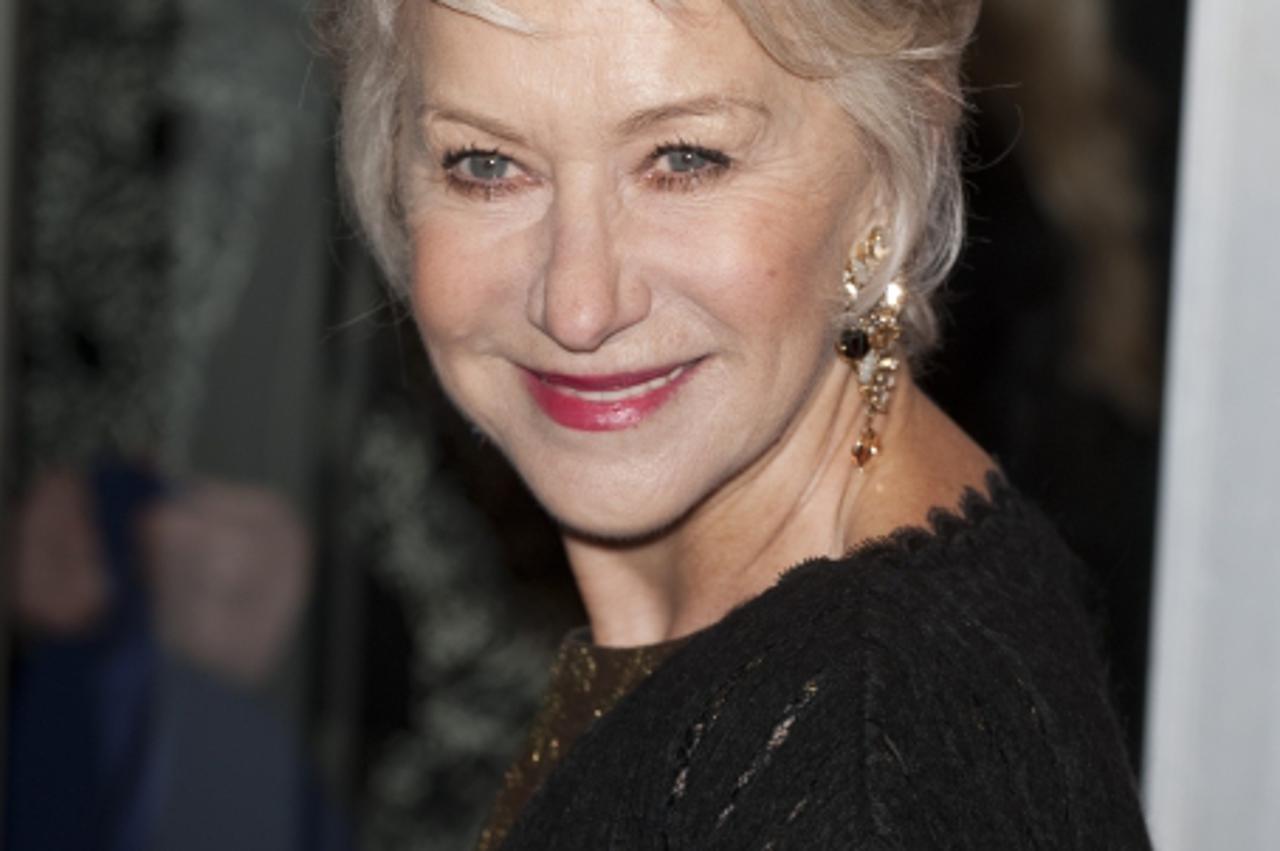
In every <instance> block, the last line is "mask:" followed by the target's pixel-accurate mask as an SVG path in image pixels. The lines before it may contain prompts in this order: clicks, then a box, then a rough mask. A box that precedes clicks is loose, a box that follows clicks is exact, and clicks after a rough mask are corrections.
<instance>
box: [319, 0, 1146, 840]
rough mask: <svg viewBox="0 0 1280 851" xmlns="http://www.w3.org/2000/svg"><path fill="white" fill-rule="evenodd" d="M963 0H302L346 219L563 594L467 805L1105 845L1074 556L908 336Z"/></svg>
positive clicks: (618, 825) (1102, 736) (692, 834)
mask: <svg viewBox="0 0 1280 851" xmlns="http://www.w3.org/2000/svg"><path fill="white" fill-rule="evenodd" d="M977 5H978V4H977V2H952V3H938V2H934V0H911V2H904V0H895V2H884V0H844V1H843V2H835V0H792V2H788V3H774V2H769V3H766V2H763V0H754V2H753V1H752V0H737V2H720V0H689V2H681V3H676V2H650V0H614V2H607V3H606V2H603V0H510V2H503V3H497V2H487V0H468V1H467V2H464V0H438V2H430V0H415V2H397V0H348V2H340V3H337V4H336V5H335V6H334V7H333V9H332V10H331V15H330V16H329V17H328V19H327V22H326V23H327V26H328V28H329V33H330V38H331V40H332V43H333V45H334V46H335V50H336V52H337V54H338V58H339V64H340V70H341V74H342V80H343V92H344V95H343V98H344V116H343V149H344V158H345V165H346V169H347V174H348V177H349V183H350V189H351V192H352V197H353V200H354V203H355V206H356V209H357V212H358V213H359V216H360V218H361V221H362V224H363V225H364V227H365V229H366V232H367V234H368V235H369V238H370V241H371V244H372V246H373V248H374V250H375V252H376V254H377V256H378V258H379V260H380V261H381V263H382V265H383V267H384V269H385V270H386V272H387V274H388V276H389V277H390V278H391V280H392V281H393V282H395V283H396V284H397V285H398V286H400V287H402V288H403V289H404V291H405V292H406V293H407V294H408V297H409V301H410V303H411V305H412V309H413V314H414V316H415V319H416V321H417V323H418V326H419V329H420V331H421V334H422V337H423V340H424V342H425V344H426V347H427V350H428V353H429V355H430V357H431V361H432V364H433V366H434V368H435V370H436V372H437V374H438V375H439V378H440V380H441V383H442V385H443V386H444V388H445V390H446V391H447V392H448V394H449V395H450V397H451V398H452V399H453V401H454V402H455V403H456V404H457V406H458V407H459V408H460V409H461V410H462V412H463V413H464V414H465V415H466V416H467V417H468V418H469V419H470V420H471V421H472V422H473V423H474V424H475V426H476V427H477V428H478V429H479V430H480V431H482V432H483V433H484V434H485V435H486V436H488V437H489V438H490V439H491V440H492V441H493V442H494V443H495V444H496V445H497V446H498V447H499V448H501V449H502V451H503V452H504V453H505V454H506V455H507V456H508V457H509V458H510V460H511V462H512V463H513V464H514V466H515V467H516V469H517V470H518V471H519V472H520V473H521V475H522V476H523V477H524V479H525V481H526V482H527V483H528V484H529V486H530V488H531V489H532V490H533V492H534V494H535V495H536V496H537V497H538V499H539V500H540V501H541V503H542V504H543V505H544V506H545V508H546V509H547V510H548V511H549V512H550V513H551V514H552V515H553V516H554V517H555V518H556V520H557V521H558V523H559V525H560V527H561V528H562V530H563V537H564V542H565V547H566V550H567V552H568V555H569V560H570V563H571V566H572V569H573V573H574V578H575V580H576V582H577V584H578V587H579V590H580V591H581V594H582V598H583V601H584V603H585V605H586V609H587V612H588V615H589V620H590V628H589V631H588V632H587V633H585V634H580V635H577V636H571V637H570V639H569V640H568V641H567V642H566V645H565V648H564V649H563V651H562V654H561V658H560V661H559V664H558V665H557V669H556V672H555V674H554V676H553V683H552V687H551V692H550V694H549V696H548V699H547V704H546V710H545V711H544V713H543V716H542V717H541V718H540V719H539V721H538V723H537V724H535V729H534V733H533V736H532V739H531V745H530V750H529V752H528V753H527V754H525V756H524V757H523V759H522V760H521V761H520V762H518V763H517V765H516V766H515V767H513V769H512V771H511V772H510V773H509V775H508V778H507V780H508V782H507V785H506V787H505V789H504V792H503V795H502V797H501V799H500V801H499V805H498V807H497V810H496V812H495V816H494V819H493V821H492V823H491V825H490V828H489V830H488V831H487V832H486V834H485V835H484V837H483V838H482V840H481V844H482V846H486V847H496V846H497V845H499V844H502V847H504V848H546V847H556V848H604V847H610V848H612V847H619V848H641V847H678V848H749V847H750V848H783V847H787V848H827V847H833V848H844V847H911V848H920V847H935V846H941V845H946V846H959V847H975V848H977V847H981V848H997V847H998V848H1006V847H1080V848H1096V847H1122V848H1129V847H1145V845H1146V842H1147V840H1146V836H1145V830H1144V827H1143V824H1142V819H1141V815H1140V813H1139V810H1138V806H1137V803H1136V796H1135V793H1134V788H1133V783H1132V780H1131V777H1130V774H1129V770H1128V768H1127V766H1126V764H1125V760H1124V757H1123V754H1122V752H1121V748H1120V745H1119V740H1118V735H1117V731H1116V726H1115V722H1114V719H1113V718H1112V716H1111V714H1110V712H1109V710H1108V708H1107V704H1106V700H1105V689H1104V686H1103V682H1102V678H1101V676H1100V674H1099V672H1098V668H1097V663H1096V661H1095V660H1094V658H1093V657H1092V655H1091V653H1090V650H1089V636H1088V632H1087V629H1086V627H1085V625H1084V622H1083V618H1082V617H1081V615H1080V613H1079V611H1078V610H1077V607H1076V605H1075V603H1074V601H1073V599H1072V597H1071V594H1070V592H1069V589H1068V585H1069V582H1068V579H1069V576H1068V575H1069V574H1070V573H1071V572H1072V570H1073V569H1074V564H1075V563H1074V561H1073V559H1072V557H1071V556H1070V555H1069V554H1068V553H1067V552H1066V551H1065V549H1064V548H1063V546H1062V544H1061V543H1060V542H1059V541H1058V540H1057V538H1056V537H1055V536H1054V535H1053V533H1052V531H1051V530H1049V529H1048V528H1047V525H1046V523H1045V522H1044V521H1043V520H1042V519H1041V518H1040V517H1039V516H1038V515H1037V514H1036V513H1035V512H1034V510H1032V509H1031V508H1030V507H1029V506H1027V505H1026V504H1025V503H1024V502H1023V501H1022V500H1021V499H1020V498H1019V497H1018V496H1017V494H1016V493H1015V492H1014V491H1013V490H1012V489H1011V488H1010V487H1009V486H1008V485H1007V484H1005V483H1004V482H1003V480H1002V479H1001V478H1000V476H999V473H998V472H997V471H996V468H995V465H994V464H993V462H992V461H991V459H990V458H988V457H987V456H986V455H985V454H984V453H983V452H982V450H981V449H979V448H978V447H977V446H975V445H974V444H973V443H972V442H971V441H970V440H969V439H968V438H967V437H966V436H965V435H964V434H963V433H961V432H960V431H959V429H957V428H956V427H955V426H954V425H953V424H952V423H951V422H950V421H949V420H948V419H947V417H946V416H945V415H944V414H942V413H941V412H940V411H939V410H938V409H937V408H936V407H934V406H933V405H932V404H931V403H930V402H929V400H928V399H927V398H925V397H924V396H922V395H921V394H920V393H919V392H918V391H917V390H916V388H915V386H914V384H913V382H912V380H911V375H910V369H909V359H910V358H911V357H912V356H915V355H917V354H919V353H920V352H922V351H924V350H925V349H926V348H927V347H928V346H929V345H930V344H931V343H932V342H933V336H934V327H933V322H932V316H931V313H930V310H929V303H928V298H929V293H930V292H931V291H932V290H933V289H934V288H935V287H936V286H937V285H938V283H939V282H940V281H941V279H942V278H943V276H944V275H945V273H946V271H947V269H948V268H949V266H950V264H951V262H952V261H953V259H954V256H955V253H956V250H957V246H958V244H959V238H960V233H959V232H960V224H961V220H962V211H961V204H960V200H959V178H958V169H957V154H956V147H955V141H954V137H955V131H956V126H957V124H958V122H959V120H960V116H961V114H962V102H961V96H960V90H959V83H958V70H957V69H958V62H959V55H960V53H961V49H962V47H963V45H964V44H965V42H966V41H967V39H968V37H969V34H970V32H971V29H972V25H973V20H974V18H975V16H976V13H977Z"/></svg>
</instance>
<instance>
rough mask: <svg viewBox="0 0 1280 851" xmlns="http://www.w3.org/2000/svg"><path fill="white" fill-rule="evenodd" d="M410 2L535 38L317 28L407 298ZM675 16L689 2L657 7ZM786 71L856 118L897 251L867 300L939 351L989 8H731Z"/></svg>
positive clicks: (375, 11)
mask: <svg viewBox="0 0 1280 851" xmlns="http://www.w3.org/2000/svg"><path fill="white" fill-rule="evenodd" d="M413 2H437V3H440V4H441V5H445V6H449V7H450V8H453V9H456V10H458V11H461V12H465V13H467V14H471V15H475V16H477V17H481V18H484V19H485V20H488V21H491V22H493V23H495V24H498V25H499V26H504V27H507V28H509V29H513V30H517V31H522V32H526V31H529V30H530V27H529V26H528V24H527V23H526V22H524V21H523V20H522V19H521V18H519V17H518V16H517V15H515V14H514V13H512V12H511V11H510V10H508V9H506V8H505V7H503V6H502V5H501V3H500V2H498V0H326V2H325V3H324V4H323V8H322V9H321V11H320V13H319V16H318V19H317V22H318V26H319V31H320V33H321V36H322V38H323V40H324V44H325V46H326V47H327V48H328V50H329V52H330V53H331V55H332V57H333V59H334V61H335V64H336V66H337V70H338V79H339V94H340V98H341V102H342V112H341V121H340V131H339V136H340V143H339V148H340V157H341V163H342V171H343V179H344V185H345V189H346V192H347V195H348V198H349V200H350V203H351V204H352V206H353V207H354V209H355V214H356V217H357V218H358V220H359V222H360V225H361V226H362V228H363V230H364V233H365V236H366V238H367V239H368V242H369V245H370V247H371V249H372V251H373V254H374V257H375V258H376V259H377V261H378V263H379V265H380V266H381V267H382V270H383V272H384V273H385V274H386V276H387V278H388V279H389V280H390V282H391V284H392V285H393V287H395V288H396V289H397V290H399V291H402V292H403V291H404V290H405V288H406V286H407V283H408V277H409V267H410V256H409V239H408V233H407V230H406V225H405V216H404V211H403V208H402V206H401V203H400V200H399V197H398V189H397V180H396V157H397V154H398V149H399V143H398V140H399V138H400V135H401V129H402V128H401V123H402V121H403V120H404V115H403V109H402V105H403V103H404V102H405V100H404V98H405V92H406V91H407V89H406V86H407V85H408V84H409V83H410V81H411V78H412V75H413V73H414V67H415V65H414V55H413V52H412V45H411V39H409V38H406V35H405V34H406V32H407V31H409V30H410V28H409V27H406V26H405V25H404V17H405V14H406V7H407V6H408V5H409V4H410V3H413ZM650 2H653V3H655V4H656V5H657V6H659V7H660V8H663V9H678V8H679V6H680V0H650ZM725 2H726V3H727V5H728V6H729V7H730V8H732V9H733V11H734V12H735V13H736V14H737V15H738V16H739V17H740V18H741V19H742V21H743V23H744V24H745V25H746V26H747V29H748V30H749V31H750V32H751V33H752V35H753V36H754V37H755V38H756V40H757V41H758V42H759V43H760V45H761V46H762V47H763V48H764V49H765V50H766V51H767V52H768V53H769V55H770V56H772V57H773V59H774V60H775V61H776V62H778V64H779V65H781V66H782V67H783V68H785V69H787V70H788V71H790V72H791V73H793V74H796V75H797V76H800V77H804V78H807V79H813V80H820V81H822V82H823V83H824V84H825V85H826V87H827V89H828V91H829V92H830V94H831V96H832V97H833V98H834V99H835V100H836V102H837V103H839V104H840V106H841V107H842V108H843V109H844V110H845V111H846V112H847V113H848V114H849V115H850V116H851V117H852V119H853V122H854V124H855V126H856V127H857V128H858V129H859V131H860V134H861V138H860V139H859V140H858V141H859V142H861V143H862V145H863V147H864V149H865V150H866V151H867V152H868V154H869V156H870V157H871V165H872V169H873V172H874V173H875V174H877V175H878V176H879V178H880V180H881V181H882V189H883V190H884V192H885V197H887V198H888V199H890V202H891V220H890V221H887V222H884V223H882V224H883V227H884V230H885V233H886V235H887V236H888V237H889V241H890V245H891V247H892V248H893V254H892V257H891V261H890V262H889V263H886V264H885V266H884V268H882V269H880V270H878V275H877V278H878V280H877V282H876V285H873V286H871V287H869V288H868V291H867V294H866V296H864V297H865V298H867V299H869V300H874V299H875V298H878V296H879V292H880V291H881V290H882V288H883V287H884V285H885V284H887V282H888V281H889V280H890V279H891V278H893V277H895V276H901V277H902V278H903V279H904V280H906V281H907V282H908V287H909V290H910V291H911V294H912V298H911V299H910V301H909V302H908V306H907V309H906V314H905V316H904V321H905V324H906V330H907V335H906V336H907V339H908V340H909V348H910V349H911V350H912V351H913V352H920V351H923V350H925V349H927V348H929V347H930V346H932V345H933V344H934V343H935V342H936V339H937V322H936V319H935V317H934V313H933V310H932V307H931V306H930V304H929V294H930V293H932V292H933V290H934V289H936V288H937V287H938V286H939V285H940V284H941V283H942V281H943V279H944V278H945V277H946V276H947V274H948V272H949V271H950V269H951V267H952V266H953V265H954V263H955V260H956V257H957V256H958V254H959V252H960V247H961V243H962V241H963V236H964V200H963V190H962V185H961V174H960V153H959V146H958V133H957V129H958V127H959V124H960V122H961V120H962V118H963V115H964V96H963V92H962V89H961V83H960V60H961V56H962V54H963V52H964V48H965V46H966V45H967V44H968V41H969V39H970V37H971V36H972V32H973V28H974V26H975V24H976V22H977V16H978V10H979V7H980V5H981V0H785V2H779V0H725Z"/></svg>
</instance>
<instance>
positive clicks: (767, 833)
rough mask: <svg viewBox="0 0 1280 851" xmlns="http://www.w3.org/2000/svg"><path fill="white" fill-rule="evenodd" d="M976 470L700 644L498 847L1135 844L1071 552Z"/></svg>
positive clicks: (565, 768) (617, 712)
mask: <svg viewBox="0 0 1280 851" xmlns="http://www.w3.org/2000/svg"><path fill="white" fill-rule="evenodd" d="M988 485H989V488H990V490H991V495H990V496H989V497H983V496H981V495H979V494H977V493H976V492H974V491H970V492H969V493H968V494H967V495H966V497H965V499H964V502H963V505H962V508H961V510H960V512H959V513H955V514H953V513H948V512H942V511H935V512H934V513H933V515H932V516H931V517H930V525H931V527H932V528H931V529H930V530H924V529H908V530H902V531H899V532H897V533H895V534H894V535H892V536H890V537H888V538H885V539H880V540H877V541H873V542H871V543H869V544H867V545H865V546H862V547H860V548H858V549H857V550H856V551H855V552H853V553H851V554H850V555H848V556H847V557H845V558H844V559H841V560H839V561H829V560H816V561H811V562H807V563H805V564H802V565H800V566H798V567H795V568H793V569H791V570H790V571H788V572H787V573H786V574H784V575H783V577H782V578H781V579H780V580H779V582H778V583H777V585H776V586H774V587H773V588H772V589H770V590H769V591H768V592H766V593H764V594H762V595H761V596H759V597H757V598H755V599H754V600H751V601H750V602H748V603H746V604H744V605H743V606H741V607H740V608H738V609H736V610H735V611H733V612H732V613H730V614H729V615H728V616H727V617H726V618H724V619H723V620H722V621H720V622H719V623H717V624H716V625H715V626H712V627H710V628H709V629H707V630H704V631H703V632H701V633H698V634H696V635H695V636H693V637H692V639H691V640H690V641H689V642H688V643H687V644H686V645H685V646H684V647H683V648H682V649H681V650H679V651H678V652H677V653H676V654H675V655H674V656H672V658H671V659H669V660H668V661H667V662H666V663H665V664H663V665H662V666H661V667H660V668H659V669H658V670H657V671H656V672H655V673H654V674H653V675H652V676H651V677H650V678H649V679H647V680H646V681H644V682H643V683H642V684H641V685H640V686H639V687H637V689H636V690H635V691H634V692H632V693H631V694H630V695H629V696H628V697H627V698H625V699H624V700H623V701H622V702H621V703H620V704H619V705H618V706H617V707H616V708H615V709H614V710H613V711H612V712H610V713H609V714H607V715H606V716H605V717H604V718H602V719H601V720H600V721H598V722H596V723H595V724H594V725H593V726H592V727H591V728H590V729H589V730H588V731H587V732H586V733H585V734H584V735H583V736H582V738H581V739H580V740H579V741H578V743H577V744H576V745H575V746H574V747H573V749H572V750H571V752H570V753H569V754H568V755H567V756H566V757H565V758H564V760H563V762H562V763H561V764H560V765H559V766H558V768H557V769H556V770H555V771H554V772H553V773H552V775H551V776H550V777H549V778H548V780H547V782H546V783H545V785H544V786H543V787H542V789H541V790H540V791H539V792H538V794H537V795H536V796H535V797H534V798H533V800H532V801H531V802H530V804H529V805H528V807H527V808H526V809H525V811H524V813H523V814H522V816H521V818H520V820H519V821H518V822H517V824H516V826H515V829H514V830H513V832H512V834H511V835H510V836H509V837H508V840H507V842H506V844H505V845H504V846H503V848H504V849H507V851H517V849H535V848H536V849H553V848H554V849H591V851H597V850H598V851H604V849H650V848H652V849H700V850H703V849H824V848H858V849H889V848H910V849H916V848H919V849H925V848H974V849H979V848H981V849H1005V848H1011V849H1024V848H1025V849H1039V848H1046V849H1047V848H1075V849H1091V851H1092V849H1111V848H1115V849H1129V848H1149V847H1150V844H1149V841H1148V839H1147V834H1146V829H1145V826H1144V823H1143V819H1142V814H1141V811H1140V809H1139V804H1138V798H1137V794H1136V791H1135V787H1134V782H1133V777H1132V774H1131V771H1130V769H1129V766H1128V764H1127V762H1126V757H1125V754H1124V751H1123V748H1122V745H1121V740H1120V735H1119V731H1118V728H1117V724H1116V721H1115V719H1114V717H1113V715H1112V712H1111V709H1110V707H1109V702H1108V699H1107V690H1106V686H1105V683H1104V678H1103V676H1102V674H1101V669H1100V666H1099V664H1098V661H1097V659H1096V657H1095V655H1094V653H1093V645H1092V639H1091V636H1092V632H1091V630H1090V629H1089V627H1088V625H1087V623H1086V619H1085V617H1084V615H1083V614H1082V612H1081V610H1080V608H1079V605H1078V604H1077V602H1076V599H1075V595H1074V593H1073V586H1072V582H1071V576H1072V575H1073V574H1074V573H1075V571H1076V570H1077V569H1078V563H1077V562H1076V561H1075V559H1074V557H1073V556H1072V555H1071V554H1070V552H1069V551H1068V550H1067V549H1066V548H1065V546H1064V545H1063V544H1062V543H1061V541H1060V540H1059V538H1058V537H1057V535H1056V534H1055V532H1054V531H1053V529H1052V528H1051V527H1050V525H1049V524H1048V522H1047V521H1046V520H1045V519H1044V518H1043V517H1042V516H1041V515H1040V514H1039V513H1038V512H1037V511H1036V510H1035V509H1034V508H1032V507H1031V506H1030V505H1028V504H1027V503H1026V502H1025V501H1024V500H1023V499H1022V498H1021V497H1020V496H1019V495H1018V494H1017V493H1016V492H1015V491H1013V490H1012V489H1011V488H1010V487H1009V486H1008V485H1007V484H1005V483H1004V482H1003V480H1002V479H1000V478H999V477H997V476H994V475H993V476H992V477H991V479H990V480H989V482H988Z"/></svg>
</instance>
